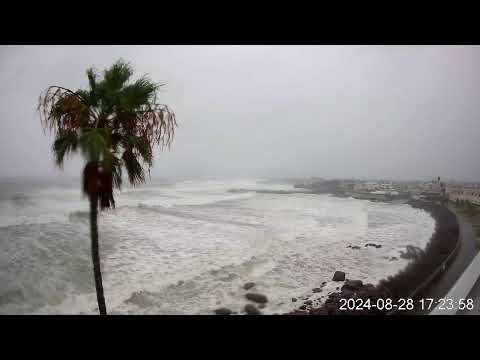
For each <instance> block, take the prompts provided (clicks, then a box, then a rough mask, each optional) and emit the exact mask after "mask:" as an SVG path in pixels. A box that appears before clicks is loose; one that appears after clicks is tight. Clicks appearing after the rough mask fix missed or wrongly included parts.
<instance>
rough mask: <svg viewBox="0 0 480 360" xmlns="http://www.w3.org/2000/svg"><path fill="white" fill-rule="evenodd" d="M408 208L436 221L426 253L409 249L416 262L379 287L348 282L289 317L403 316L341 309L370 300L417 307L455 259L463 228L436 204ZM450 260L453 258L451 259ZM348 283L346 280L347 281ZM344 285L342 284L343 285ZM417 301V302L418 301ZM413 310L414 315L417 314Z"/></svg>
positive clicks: (418, 202) (375, 310)
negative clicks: (404, 301) (442, 268)
mask: <svg viewBox="0 0 480 360" xmlns="http://www.w3.org/2000/svg"><path fill="white" fill-rule="evenodd" d="M406 204H408V205H410V206H412V207H413V208H418V209H422V210H424V211H426V212H428V213H429V214H430V216H432V217H433V218H434V220H435V230H434V232H433V234H432V236H431V238H430V241H429V242H428V244H427V246H426V248H425V250H420V251H419V249H413V248H412V249H407V252H410V255H411V258H412V261H411V262H410V263H409V264H408V265H407V266H406V267H405V268H404V269H403V270H401V271H399V272H398V273H397V274H395V275H393V276H390V277H388V278H386V279H383V280H381V281H379V283H378V285H376V286H374V285H373V284H363V283H362V281H360V280H349V279H346V281H344V283H343V286H341V287H339V291H337V292H333V293H331V294H329V296H328V298H327V300H326V301H325V302H324V303H323V304H322V305H321V306H320V307H317V308H315V307H310V308H309V307H307V306H305V304H303V305H302V306H300V307H299V308H297V309H296V310H293V311H291V312H289V313H287V314H285V315H367V314H372V315H387V314H394V313H400V311H392V309H388V310H387V309H381V310H380V309H378V308H373V307H372V308H370V309H367V308H363V309H362V310H349V309H347V310H343V309H340V306H341V305H342V304H344V303H345V301H346V300H347V301H348V300H349V299H353V300H354V302H355V301H357V299H360V300H358V303H364V302H365V301H366V300H367V299H369V300H370V302H371V303H372V304H373V303H376V302H377V301H378V300H379V299H383V300H384V301H385V300H386V299H391V300H392V301H393V302H395V301H398V300H399V299H400V298H403V299H407V298H412V299H413V300H414V301H413V303H414V304H418V300H419V299H420V298H421V297H422V294H424V293H425V291H426V290H427V288H428V286H427V285H428V284H429V283H430V282H431V281H432V280H434V279H435V278H436V277H437V275H438V268H439V266H442V263H444V261H445V260H446V259H447V258H448V259H450V258H454V257H455V250H456V248H457V244H458V241H459V224H458V220H457V217H456V215H455V214H454V213H452V212H451V211H450V210H449V209H448V208H446V207H443V206H441V205H439V204H436V203H434V202H427V201H422V200H410V201H407V202H406ZM449 257H450V258H449ZM343 280H345V279H343ZM343 280H342V281H343ZM341 284H342V283H341V282H339V285H341ZM416 300H417V301H416ZM416 310H417V309H416V308H414V309H413V311H412V310H411V309H410V310H409V312H410V313H412V312H413V313H414V312H415V311H416Z"/></svg>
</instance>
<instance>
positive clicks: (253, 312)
mask: <svg viewBox="0 0 480 360" xmlns="http://www.w3.org/2000/svg"><path fill="white" fill-rule="evenodd" d="M244 310H245V312H246V313H247V315H261V314H262V313H261V312H260V310H258V309H257V308H256V306H255V305H252V304H247V305H245V308H244Z"/></svg>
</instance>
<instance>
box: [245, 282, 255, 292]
mask: <svg viewBox="0 0 480 360" xmlns="http://www.w3.org/2000/svg"><path fill="white" fill-rule="evenodd" d="M254 286H255V283H254V282H247V283H245V285H243V288H244V289H245V290H250V289H251V288H252V287H254Z"/></svg>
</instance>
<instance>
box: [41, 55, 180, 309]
mask: <svg viewBox="0 0 480 360" xmlns="http://www.w3.org/2000/svg"><path fill="white" fill-rule="evenodd" d="M132 75H133V69H132V67H131V66H130V64H128V63H126V62H124V61H123V60H119V61H117V62H116V63H115V64H113V65H112V66H111V67H110V68H108V69H106V70H104V71H103V72H102V73H101V74H99V73H98V72H97V71H96V70H95V69H93V68H90V69H88V70H87V77H88V84H89V86H88V88H87V89H86V90H77V91H73V90H70V89H67V88H64V87H61V86H50V87H49V88H48V89H46V90H45V91H44V92H43V93H42V94H41V95H40V98H39V105H38V111H39V113H40V120H41V123H42V126H43V128H44V131H45V130H48V131H50V132H52V133H53V134H54V136H55V141H54V143H53V146H52V151H53V154H54V157H55V162H56V164H57V166H59V167H60V168H62V167H63V163H64V159H65V157H66V156H68V155H71V154H74V153H77V152H78V151H80V153H81V154H82V155H83V157H84V158H85V160H86V164H85V167H84V170H83V174H82V177H83V193H84V194H85V195H86V196H87V197H88V199H89V201H90V232H91V253H92V254H91V255H92V263H93V273H94V279H95V289H96V293H97V301H98V308H99V312H100V314H101V315H106V314H107V309H106V305H105V297H104V294H103V284H102V273H101V268H100V255H99V246H98V228H97V216H98V208H99V207H100V210H103V209H108V208H114V207H115V200H114V194H113V190H114V188H116V189H120V188H121V185H122V168H125V169H126V171H127V174H128V180H129V182H130V183H131V184H132V185H133V186H135V185H137V184H140V183H143V182H145V171H146V170H148V174H150V168H151V167H152V165H153V148H154V146H155V145H161V148H162V149H164V148H165V147H168V148H170V145H171V143H172V141H173V136H174V133H175V128H176V126H177V123H176V119H175V114H174V112H173V111H172V110H171V109H170V108H169V107H168V106H167V105H163V104H158V103H157V92H158V90H159V88H160V87H161V86H163V85H164V84H156V83H154V82H152V81H151V80H150V79H149V78H148V77H147V76H143V77H141V78H139V79H138V80H136V81H133V80H132Z"/></svg>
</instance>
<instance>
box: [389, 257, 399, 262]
mask: <svg viewBox="0 0 480 360" xmlns="http://www.w3.org/2000/svg"><path fill="white" fill-rule="evenodd" d="M397 260H398V258H397V257H396V256H392V257H391V258H390V261H397Z"/></svg>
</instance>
